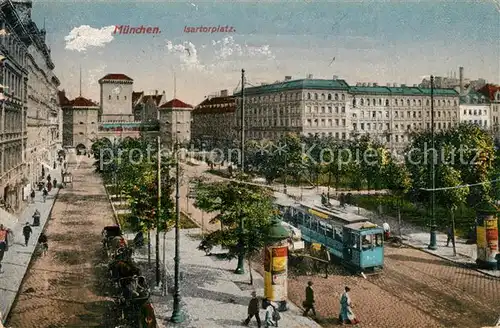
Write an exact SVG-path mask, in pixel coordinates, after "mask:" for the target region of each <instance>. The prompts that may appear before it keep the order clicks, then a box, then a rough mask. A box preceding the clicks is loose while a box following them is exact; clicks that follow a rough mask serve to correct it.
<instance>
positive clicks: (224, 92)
mask: <svg viewBox="0 0 500 328" xmlns="http://www.w3.org/2000/svg"><path fill="white" fill-rule="evenodd" d="M220 96H221V97H227V96H228V92H227V89H224V90H221V91H220Z"/></svg>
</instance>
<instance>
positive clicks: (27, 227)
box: [23, 222, 33, 246]
mask: <svg viewBox="0 0 500 328" xmlns="http://www.w3.org/2000/svg"><path fill="white" fill-rule="evenodd" d="M32 233H33V230H31V227H30V223H29V222H26V225H25V226H24V227H23V236H24V244H25V246H28V242H29V241H30V236H31V234H32Z"/></svg>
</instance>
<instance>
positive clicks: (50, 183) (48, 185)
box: [47, 181, 52, 192]
mask: <svg viewBox="0 0 500 328" xmlns="http://www.w3.org/2000/svg"><path fill="white" fill-rule="evenodd" d="M47 190H48V192H51V190H52V182H50V181H49V182H47Z"/></svg>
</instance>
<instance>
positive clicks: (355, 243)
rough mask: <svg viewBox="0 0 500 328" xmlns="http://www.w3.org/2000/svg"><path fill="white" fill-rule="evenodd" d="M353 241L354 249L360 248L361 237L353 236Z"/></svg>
mask: <svg viewBox="0 0 500 328" xmlns="http://www.w3.org/2000/svg"><path fill="white" fill-rule="evenodd" d="M351 241H352V247H353V248H359V236H358V235H355V234H352V235H351Z"/></svg>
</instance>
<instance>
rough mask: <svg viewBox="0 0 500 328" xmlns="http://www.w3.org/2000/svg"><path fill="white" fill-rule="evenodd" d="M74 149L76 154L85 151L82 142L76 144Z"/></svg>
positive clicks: (84, 152)
mask: <svg viewBox="0 0 500 328" xmlns="http://www.w3.org/2000/svg"><path fill="white" fill-rule="evenodd" d="M75 149H76V154H77V155H85V154H86V153H87V147H85V145H84V144H78V145H77V146H76V148H75Z"/></svg>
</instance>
